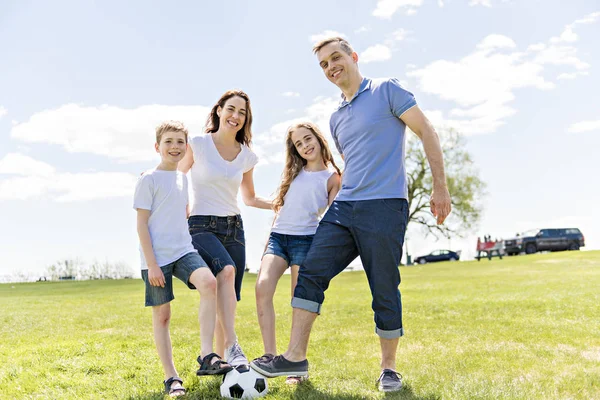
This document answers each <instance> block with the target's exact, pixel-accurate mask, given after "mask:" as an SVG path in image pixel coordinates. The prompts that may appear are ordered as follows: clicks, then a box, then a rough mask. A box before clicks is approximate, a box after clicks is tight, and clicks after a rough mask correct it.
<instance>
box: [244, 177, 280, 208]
mask: <svg viewBox="0 0 600 400" xmlns="http://www.w3.org/2000/svg"><path fill="white" fill-rule="evenodd" d="M253 172H254V168H252V169H251V170H250V171H248V172H246V173H245V174H244V177H243V178H242V185H241V188H242V200H244V204H245V205H247V206H249V207H256V208H262V209H264V210H271V209H273V201H272V200H269V199H263V198H262V197H258V196H257V195H256V193H255V192H254V177H253V175H252V174H253Z"/></svg>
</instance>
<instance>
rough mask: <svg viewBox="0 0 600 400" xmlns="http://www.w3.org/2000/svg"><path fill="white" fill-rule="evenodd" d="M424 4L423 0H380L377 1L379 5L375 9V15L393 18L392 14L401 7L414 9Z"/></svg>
mask: <svg viewBox="0 0 600 400" xmlns="http://www.w3.org/2000/svg"><path fill="white" fill-rule="evenodd" d="M422 4H423V0H379V1H378V2H377V7H376V8H375V10H374V11H373V15H374V16H375V17H379V18H383V19H390V18H392V15H394V14H395V13H396V11H398V10H399V9H401V8H408V9H409V10H414V9H415V8H416V7H420V6H421V5H422ZM414 12H416V11H414ZM414 12H413V14H414ZM407 13H408V12H407Z"/></svg>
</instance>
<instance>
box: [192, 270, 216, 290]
mask: <svg viewBox="0 0 600 400" xmlns="http://www.w3.org/2000/svg"><path fill="white" fill-rule="evenodd" d="M190 281H191V282H192V284H193V285H194V286H195V287H196V290H198V291H199V292H200V293H215V292H216V290H217V279H216V278H215V277H214V275H213V274H212V272H210V270H209V269H208V268H200V269H197V270H196V271H194V273H193V274H192V277H191V278H190Z"/></svg>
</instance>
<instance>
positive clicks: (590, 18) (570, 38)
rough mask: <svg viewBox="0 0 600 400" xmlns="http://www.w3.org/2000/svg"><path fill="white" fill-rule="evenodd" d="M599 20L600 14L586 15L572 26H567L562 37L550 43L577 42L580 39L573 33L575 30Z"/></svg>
mask: <svg viewBox="0 0 600 400" xmlns="http://www.w3.org/2000/svg"><path fill="white" fill-rule="evenodd" d="M599 18H600V12H594V13H591V14H588V15H586V16H585V17H583V18H580V19H578V20H575V22H573V23H572V24H569V25H566V26H565V29H564V30H563V32H562V33H561V35H560V36H559V37H553V38H551V39H550V43H573V42H576V41H577V39H579V37H578V36H577V34H576V33H575V32H573V29H574V28H575V27H576V26H577V25H584V24H593V23H594V22H596V21H597V20H598V19H599Z"/></svg>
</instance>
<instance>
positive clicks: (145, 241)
mask: <svg viewBox="0 0 600 400" xmlns="http://www.w3.org/2000/svg"><path fill="white" fill-rule="evenodd" d="M148 219H150V210H144V209H141V208H138V209H137V232H138V236H139V237H140V244H141V246H142V252H143V253H144V259H145V260H146V265H148V281H150V284H151V285H152V286H160V287H165V276H164V274H163V273H162V270H161V269H160V267H159V266H158V263H157V262H156V257H155V256H154V249H153V248H152V240H151V239H150V230H149V229H148Z"/></svg>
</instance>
